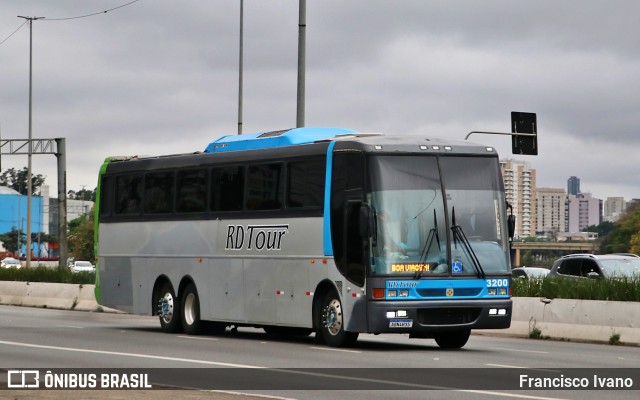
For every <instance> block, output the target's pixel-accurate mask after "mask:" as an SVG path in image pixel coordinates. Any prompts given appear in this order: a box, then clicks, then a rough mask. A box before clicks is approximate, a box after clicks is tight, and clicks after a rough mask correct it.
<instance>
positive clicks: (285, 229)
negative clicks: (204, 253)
mask: <svg viewBox="0 0 640 400" xmlns="http://www.w3.org/2000/svg"><path fill="white" fill-rule="evenodd" d="M287 233H289V225H288V224H280V225H247V226H246V227H245V226H244V225H227V242H226V246H225V249H226V250H258V251H262V250H281V249H282V242H283V240H282V239H283V237H284V236H285V235H286V234H287Z"/></svg>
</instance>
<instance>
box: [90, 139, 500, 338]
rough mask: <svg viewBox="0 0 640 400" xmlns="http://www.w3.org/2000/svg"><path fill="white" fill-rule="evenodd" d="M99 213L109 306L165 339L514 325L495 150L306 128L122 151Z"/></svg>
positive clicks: (104, 178) (107, 171) (110, 170)
mask: <svg viewBox="0 0 640 400" xmlns="http://www.w3.org/2000/svg"><path fill="white" fill-rule="evenodd" d="M98 191H99V193H98V204H97V207H96V218H95V221H96V229H95V234H96V241H95V243H96V244H97V246H96V255H97V258H98V271H97V281H96V297H97V299H98V301H99V303H100V304H102V305H104V306H107V307H112V308H115V309H119V310H123V311H126V312H129V313H134V314H141V315H158V316H159V320H160V325H161V327H162V330H164V331H166V332H179V331H183V332H186V333H187V334H197V333H200V332H202V330H203V328H205V327H206V328H207V331H209V332H213V333H221V332H224V330H225V329H226V328H227V327H229V326H235V327H238V326H251V327H261V328H264V330H265V331H266V332H267V333H277V334H283V335H285V334H290V335H308V334H311V333H313V332H315V335H316V337H318V338H321V339H322V340H323V341H324V342H325V343H326V344H327V345H329V346H348V345H350V344H353V343H354V342H355V341H356V339H357V337H358V334H359V333H361V332H362V333H375V334H378V333H403V334H409V335H410V337H415V338H434V339H435V340H436V342H437V343H438V345H439V346H440V347H444V348H460V347H462V346H464V345H465V343H466V342H467V340H468V338H469V334H470V332H471V330H472V329H503V328H508V327H509V325H510V322H511V307H512V302H511V297H510V288H511V268H510V257H509V233H508V232H509V229H508V224H507V219H508V218H507V206H506V202H505V197H504V190H503V187H502V179H501V175H500V168H499V162H498V154H497V153H496V151H495V150H494V149H492V148H490V147H486V146H482V145H478V144H474V143H471V142H467V141H454V140H449V139H437V138H424V137H416V136H387V135H382V134H364V133H358V132H355V131H352V130H348V129H342V128H297V129H291V130H285V131H277V132H266V133H261V134H245V135H233V136H225V137H222V138H220V139H218V140H216V141H214V142H212V143H211V144H209V146H208V147H207V148H206V150H205V151H204V152H198V153H193V154H179V155H169V156H161V157H145V158H142V157H113V158H109V159H107V160H106V161H105V163H104V164H103V166H102V168H101V170H100V177H99V183H98Z"/></svg>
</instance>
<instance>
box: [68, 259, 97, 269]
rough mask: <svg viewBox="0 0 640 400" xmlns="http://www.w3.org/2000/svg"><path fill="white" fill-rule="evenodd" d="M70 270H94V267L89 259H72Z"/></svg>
mask: <svg viewBox="0 0 640 400" xmlns="http://www.w3.org/2000/svg"><path fill="white" fill-rule="evenodd" d="M70 268H71V272H96V267H95V266H94V265H93V264H91V263H90V262H89V261H74V263H73V264H71V267H70Z"/></svg>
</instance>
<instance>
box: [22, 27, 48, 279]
mask: <svg viewBox="0 0 640 400" xmlns="http://www.w3.org/2000/svg"><path fill="white" fill-rule="evenodd" d="M18 18H24V19H26V20H27V21H29V154H28V163H27V254H26V256H27V268H30V267H31V197H32V196H33V185H32V182H31V154H32V153H33V147H32V142H31V137H32V136H31V131H32V123H31V109H32V100H31V99H32V87H33V84H32V75H33V21H36V20H38V19H43V18H44V17H23V16H20V15H19V16H18Z"/></svg>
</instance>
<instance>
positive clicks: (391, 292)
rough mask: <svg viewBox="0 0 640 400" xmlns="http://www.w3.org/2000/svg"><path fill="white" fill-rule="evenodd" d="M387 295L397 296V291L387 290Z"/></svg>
mask: <svg viewBox="0 0 640 400" xmlns="http://www.w3.org/2000/svg"><path fill="white" fill-rule="evenodd" d="M387 296H388V297H397V296H398V291H397V290H389V291H387Z"/></svg>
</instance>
